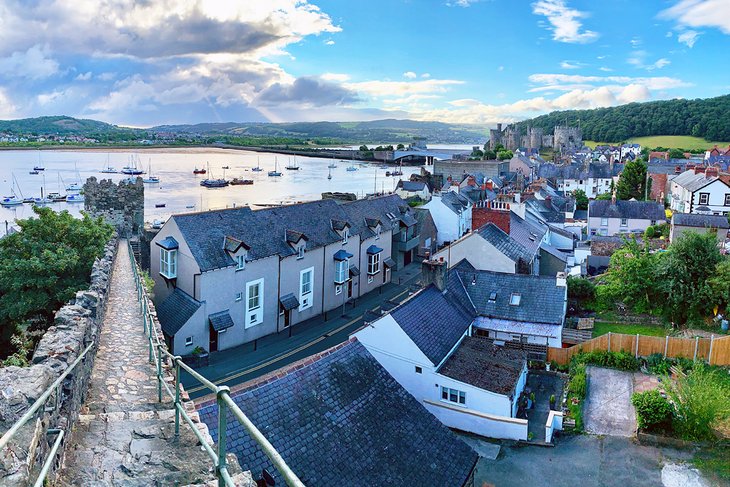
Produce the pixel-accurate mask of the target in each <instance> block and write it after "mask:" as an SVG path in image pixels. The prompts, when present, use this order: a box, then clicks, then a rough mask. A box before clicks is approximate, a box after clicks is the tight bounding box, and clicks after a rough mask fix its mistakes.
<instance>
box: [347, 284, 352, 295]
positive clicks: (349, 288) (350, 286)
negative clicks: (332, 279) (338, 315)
mask: <svg viewBox="0 0 730 487" xmlns="http://www.w3.org/2000/svg"><path fill="white" fill-rule="evenodd" d="M351 298H352V279H350V280H349V281H348V282H347V299H351Z"/></svg>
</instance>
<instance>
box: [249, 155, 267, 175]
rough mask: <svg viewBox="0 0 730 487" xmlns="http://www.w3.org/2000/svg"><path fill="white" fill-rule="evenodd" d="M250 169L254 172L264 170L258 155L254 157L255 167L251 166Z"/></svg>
mask: <svg viewBox="0 0 730 487" xmlns="http://www.w3.org/2000/svg"><path fill="white" fill-rule="evenodd" d="M251 170H252V171H254V172H261V171H263V170H264V169H263V168H262V167H261V162H260V160H259V158H258V157H257V158H256V167H253V168H251Z"/></svg>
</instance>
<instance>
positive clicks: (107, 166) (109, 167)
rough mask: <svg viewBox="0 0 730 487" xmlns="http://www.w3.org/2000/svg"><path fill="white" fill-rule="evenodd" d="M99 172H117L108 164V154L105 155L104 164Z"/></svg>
mask: <svg viewBox="0 0 730 487" xmlns="http://www.w3.org/2000/svg"><path fill="white" fill-rule="evenodd" d="M99 172H103V173H106V174H116V173H117V170H116V169H114V168H113V167H111V166H110V165H109V154H107V155H106V166H105V167H104V169H102V170H101V171H99Z"/></svg>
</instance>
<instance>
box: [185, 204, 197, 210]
mask: <svg viewBox="0 0 730 487" xmlns="http://www.w3.org/2000/svg"><path fill="white" fill-rule="evenodd" d="M185 208H187V209H188V210H190V209H192V208H195V205H185Z"/></svg>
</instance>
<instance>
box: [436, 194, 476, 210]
mask: <svg viewBox="0 0 730 487" xmlns="http://www.w3.org/2000/svg"><path fill="white" fill-rule="evenodd" d="M441 202H442V203H443V204H444V205H446V207H447V208H449V209H450V210H451V211H453V212H454V213H456V214H459V213H461V212H462V211H464V210H465V209H466V208H467V207H468V206H469V204H470V203H471V202H470V201H469V199H468V198H467V197H466V196H464V195H461V194H459V193H455V192H453V191H446V192H443V193H441Z"/></svg>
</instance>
